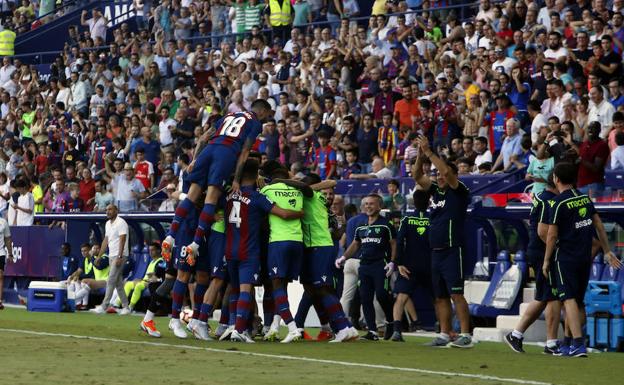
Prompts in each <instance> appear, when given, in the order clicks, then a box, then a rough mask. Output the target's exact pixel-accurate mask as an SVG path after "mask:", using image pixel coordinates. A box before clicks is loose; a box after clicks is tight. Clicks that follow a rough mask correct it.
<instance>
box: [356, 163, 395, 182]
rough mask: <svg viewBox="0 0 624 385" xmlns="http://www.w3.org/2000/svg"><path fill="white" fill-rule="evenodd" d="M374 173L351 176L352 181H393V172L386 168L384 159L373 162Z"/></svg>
mask: <svg viewBox="0 0 624 385" xmlns="http://www.w3.org/2000/svg"><path fill="white" fill-rule="evenodd" d="M372 167H373V170H372V171H373V172H371V173H370V174H351V176H350V179H391V178H392V176H393V175H392V171H391V170H390V169H389V168H388V167H386V164H385V163H384V161H383V159H381V158H375V159H374V160H373V164H372Z"/></svg>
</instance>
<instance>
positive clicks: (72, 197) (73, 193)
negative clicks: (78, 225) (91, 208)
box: [63, 183, 85, 213]
mask: <svg viewBox="0 0 624 385" xmlns="http://www.w3.org/2000/svg"><path fill="white" fill-rule="evenodd" d="M68 189H69V199H68V200H66V201H65V202H64V205H63V211H64V212H66V213H79V212H82V211H83V210H84V208H85V202H84V201H83V200H82V199H80V187H78V185H77V184H76V183H70V184H69V186H68Z"/></svg>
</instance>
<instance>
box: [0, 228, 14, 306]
mask: <svg viewBox="0 0 624 385" xmlns="http://www.w3.org/2000/svg"><path fill="white" fill-rule="evenodd" d="M0 233H2V237H0V310H4V305H3V304H2V291H3V289H4V266H5V265H6V261H7V260H8V261H9V262H14V259H13V242H12V241H11V229H10V227H9V224H8V223H7V221H6V220H5V219H4V218H0Z"/></svg>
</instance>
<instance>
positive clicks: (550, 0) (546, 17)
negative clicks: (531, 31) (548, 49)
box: [537, 0, 555, 31]
mask: <svg viewBox="0 0 624 385" xmlns="http://www.w3.org/2000/svg"><path fill="white" fill-rule="evenodd" d="M544 3H545V6H544V7H542V8H541V9H540V11H539V13H538V14H537V23H538V24H542V25H543V26H544V27H545V28H546V30H547V31H550V13H551V12H552V11H554V10H555V9H554V7H555V0H546V1H545V2H544Z"/></svg>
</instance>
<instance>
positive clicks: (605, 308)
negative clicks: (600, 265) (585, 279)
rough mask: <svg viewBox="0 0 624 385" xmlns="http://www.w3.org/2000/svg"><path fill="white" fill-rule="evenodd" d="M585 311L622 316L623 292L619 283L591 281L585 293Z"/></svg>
mask: <svg viewBox="0 0 624 385" xmlns="http://www.w3.org/2000/svg"><path fill="white" fill-rule="evenodd" d="M585 311H586V312H587V314H588V315H591V314H594V313H609V314H611V315H614V316H618V315H619V316H621V315H622V291H621V286H620V284H619V283H618V282H611V281H589V285H587V291H586V292H585Z"/></svg>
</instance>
